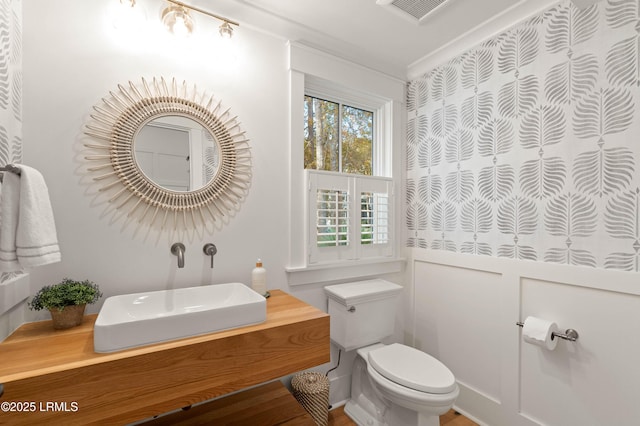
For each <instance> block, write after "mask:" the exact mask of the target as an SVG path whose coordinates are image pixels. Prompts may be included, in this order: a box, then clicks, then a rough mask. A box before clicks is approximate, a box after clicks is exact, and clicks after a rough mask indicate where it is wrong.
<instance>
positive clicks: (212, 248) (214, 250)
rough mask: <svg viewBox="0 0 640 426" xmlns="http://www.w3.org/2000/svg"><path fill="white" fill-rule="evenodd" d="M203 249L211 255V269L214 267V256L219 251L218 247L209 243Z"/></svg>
mask: <svg viewBox="0 0 640 426" xmlns="http://www.w3.org/2000/svg"><path fill="white" fill-rule="evenodd" d="M202 251H203V252H204V254H206V255H207V256H211V269H213V256H215V254H216V253H218V248H217V247H216V245H215V244H211V243H207V244H205V245H204V247H202Z"/></svg>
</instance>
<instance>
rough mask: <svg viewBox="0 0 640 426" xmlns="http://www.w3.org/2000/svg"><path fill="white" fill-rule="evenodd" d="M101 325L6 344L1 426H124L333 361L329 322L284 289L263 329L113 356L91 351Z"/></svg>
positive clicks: (37, 328) (46, 324) (28, 330)
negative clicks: (94, 328) (49, 425)
mask: <svg viewBox="0 0 640 426" xmlns="http://www.w3.org/2000/svg"><path fill="white" fill-rule="evenodd" d="M96 316H97V315H87V316H86V317H85V319H84V323H83V324H82V325H81V326H78V327H75V328H72V329H69V330H58V331H56V330H53V328H52V327H51V321H41V322H35V323H28V324H25V325H23V326H22V327H20V328H19V329H18V330H16V331H15V332H14V333H13V334H12V335H11V336H9V337H8V338H7V339H6V340H5V341H4V342H2V343H0V383H2V384H4V395H3V396H2V397H0V403H2V410H1V411H0V425H5V424H8V425H21V424H25V425H27V424H28V425H33V424H64V425H74V424H78V425H87V424H100V425H106V424H114V425H121V424H126V423H129V422H133V421H136V420H141V419H145V418H149V417H153V416H154V415H158V414H161V413H165V412H168V411H171V410H175V409H178V408H181V407H186V406H189V405H192V404H195V403H197V402H201V401H205V400H208V399H211V398H215V397H217V396H220V395H224V394H227V393H230V392H234V391H237V390H240V389H244V388H247V387H249V386H253V385H256V384H259V383H263V382H266V381H269V380H273V379H276V378H279V377H282V376H286V375H288V374H293V373H295V372H297V371H301V370H304V369H308V368H312V367H315V366H318V365H321V364H324V363H327V362H329V361H330V343H329V315H328V314H326V313H324V312H322V311H320V310H318V309H316V308H314V307H313V306H310V305H308V304H306V303H304V302H302V301H300V300H298V299H296V298H295V297H293V296H291V295H289V294H287V293H285V292H283V291H280V290H271V297H270V298H269V299H267V320H266V321H265V322H263V323H262V324H258V325H252V326H247V327H241V328H236V329H233V330H228V331H220V332H216V333H211V334H206V335H202V336H196V337H190V338H185V339H180V340H175V341H171V342H165V343H160V344H155V345H150V346H144V347H140V348H135V349H129V350H124V351H119V352H114V353H106V354H100V353H96V352H94V351H93V324H94V322H95V320H96Z"/></svg>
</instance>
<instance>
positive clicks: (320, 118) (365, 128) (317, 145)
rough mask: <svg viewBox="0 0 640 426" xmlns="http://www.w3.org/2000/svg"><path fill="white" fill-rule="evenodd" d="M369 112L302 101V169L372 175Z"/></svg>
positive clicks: (309, 99) (307, 99)
mask: <svg viewBox="0 0 640 426" xmlns="http://www.w3.org/2000/svg"><path fill="white" fill-rule="evenodd" d="M373 118H374V115H373V112H372V111H367V110H364V109H361V108H356V107H353V106H349V105H343V104H341V103H339V102H333V101H328V100H325V99H320V98H318V97H314V96H309V95H306V96H305V97H304V168H305V169H315V170H327V171H333V172H342V173H355V174H360V175H369V176H370V175H372V174H373V173H372V172H373V169H372V164H373V124H374V123H373Z"/></svg>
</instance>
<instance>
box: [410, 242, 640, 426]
mask: <svg viewBox="0 0 640 426" xmlns="http://www.w3.org/2000/svg"><path fill="white" fill-rule="evenodd" d="M411 257H412V258H413V260H412V262H411V263H410V264H411V265H412V268H413V269H412V274H413V276H412V281H413V286H414V288H413V291H414V294H415V299H414V301H415V305H414V312H413V315H412V317H413V319H414V323H413V324H414V329H415V333H414V344H415V346H416V347H418V348H420V349H422V350H424V351H425V352H428V353H430V354H431V355H433V356H435V357H436V358H438V359H439V360H440V361H442V362H443V363H444V364H445V365H447V366H448V367H449V368H450V369H451V371H452V372H453V373H454V375H455V376H456V379H457V380H458V383H459V385H460V396H459V397H458V400H457V401H456V403H455V407H456V409H458V410H459V411H461V412H462V413H463V414H465V415H468V416H469V417H471V418H473V419H474V420H476V421H477V422H478V423H480V424H482V425H490V426H535V425H545V426H609V425H636V424H640V421H639V420H638V419H640V404H639V403H638V396H639V395H640V368H638V362H639V360H640V339H638V336H640V280H639V279H638V277H639V275H638V274H637V273H627V272H621V271H610V270H604V269H597V268H586V267H579V266H569V265H556V264H549V263H542V262H530V261H518V260H511V259H501V258H489V257H485V256H470V255H462V254H456V253H448V252H444V251H432V250H420V249H414V250H413V252H412V254H411ZM528 316H536V317H539V318H543V319H546V320H551V321H555V322H556V323H557V324H558V327H559V328H560V331H561V332H562V331H565V330H566V329H568V328H573V329H575V330H577V331H578V332H579V335H580V336H579V338H578V340H577V341H576V342H569V341H565V340H560V341H559V342H558V344H557V346H556V348H555V350H553V351H548V350H546V349H542V348H541V347H539V346H535V345H531V344H528V343H525V342H524V341H523V339H522V329H521V328H519V327H517V326H516V322H517V321H524V320H525V319H526V318H527V317H528Z"/></svg>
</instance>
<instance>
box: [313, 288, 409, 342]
mask: <svg viewBox="0 0 640 426" xmlns="http://www.w3.org/2000/svg"><path fill="white" fill-rule="evenodd" d="M324 291H325V293H326V295H327V297H328V298H329V315H330V316H331V329H330V333H331V340H332V341H333V342H334V343H335V344H337V345H338V346H340V347H341V348H342V349H344V350H345V351H350V350H353V349H357V348H361V347H363V346H367V345H371V344H374V343H378V342H380V341H381V340H382V339H384V338H385V337H387V336H390V335H391V334H393V329H394V325H395V317H396V315H395V313H396V299H397V296H398V295H399V294H400V292H401V291H402V287H401V286H399V285H397V284H394V283H391V282H389V281H385V280H381V279H375V280H367V281H357V282H352V283H346V284H337V285H331V286H327V287H325V288H324Z"/></svg>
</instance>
